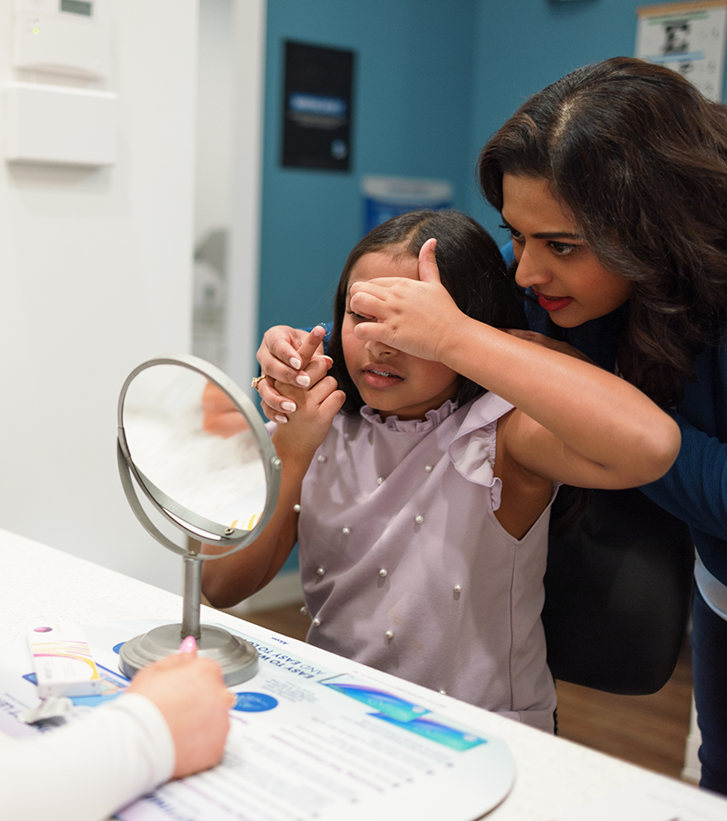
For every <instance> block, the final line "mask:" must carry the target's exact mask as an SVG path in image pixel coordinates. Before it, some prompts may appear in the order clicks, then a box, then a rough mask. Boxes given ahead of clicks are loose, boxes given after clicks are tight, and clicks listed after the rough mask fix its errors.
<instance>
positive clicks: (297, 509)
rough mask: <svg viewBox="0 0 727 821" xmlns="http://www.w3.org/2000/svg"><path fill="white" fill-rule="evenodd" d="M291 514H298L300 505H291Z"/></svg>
mask: <svg viewBox="0 0 727 821" xmlns="http://www.w3.org/2000/svg"><path fill="white" fill-rule="evenodd" d="M293 513H300V505H293Z"/></svg>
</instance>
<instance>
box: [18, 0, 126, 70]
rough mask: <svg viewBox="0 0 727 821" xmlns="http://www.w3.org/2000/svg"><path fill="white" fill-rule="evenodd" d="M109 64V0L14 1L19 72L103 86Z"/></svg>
mask: <svg viewBox="0 0 727 821" xmlns="http://www.w3.org/2000/svg"><path fill="white" fill-rule="evenodd" d="M110 63H111V28H110V24H109V8H108V0H15V44H14V59H13V65H14V66H15V67H16V68H20V69H29V70H34V71H43V72H49V73H53V74H65V75H69V76H72V77H83V78H86V79H91V80H105V79H106V78H107V77H108V75H109V66H110Z"/></svg>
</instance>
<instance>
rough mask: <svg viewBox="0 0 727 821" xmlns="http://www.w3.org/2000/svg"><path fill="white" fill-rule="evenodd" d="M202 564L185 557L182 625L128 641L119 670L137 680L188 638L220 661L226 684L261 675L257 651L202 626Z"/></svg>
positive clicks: (202, 652) (201, 652) (202, 653)
mask: <svg viewBox="0 0 727 821" xmlns="http://www.w3.org/2000/svg"><path fill="white" fill-rule="evenodd" d="M201 577H202V562H201V560H200V558H199V556H197V555H195V554H190V555H188V556H185V557H184V604H183V613H182V623H181V624H178V623H177V624H163V625H161V626H160V627H155V628H153V629H152V630H150V631H149V632H148V633H143V634H142V635H140V636H136V637H135V638H133V639H130V640H129V641H127V642H125V643H124V644H123V645H122V646H121V649H120V651H119V668H120V669H121V672H122V673H123V674H124V675H125V676H127V677H128V678H133V677H134V674H135V673H138V672H139V670H141V669H142V668H143V667H146V666H147V665H149V664H152V663H153V662H155V661H159V660H160V659H163V658H166V657H167V656H169V655H171V654H172V653H176V652H178V651H179V645H180V644H181V643H182V641H183V640H184V639H186V638H187V636H193V637H194V638H195V640H196V642H197V652H198V653H199V655H200V656H205V657H207V658H211V659H213V660H214V661H216V662H217V663H218V664H219V665H220V667H221V668H222V676H223V678H224V681H225V684H226V685H227V686H228V687H232V686H233V685H235V684H241V683H242V682H243V681H247V680H248V679H249V678H252V677H253V676H254V675H255V673H257V668H258V653H257V650H256V649H255V648H254V647H253V646H252V644H250V643H249V642H248V641H245V639H242V638H240V637H239V636H234V635H233V634H232V633H230V632H229V631H227V630H225V629H223V628H222V627H217V626H215V625H212V624H200V619H199V608H200V589H201Z"/></svg>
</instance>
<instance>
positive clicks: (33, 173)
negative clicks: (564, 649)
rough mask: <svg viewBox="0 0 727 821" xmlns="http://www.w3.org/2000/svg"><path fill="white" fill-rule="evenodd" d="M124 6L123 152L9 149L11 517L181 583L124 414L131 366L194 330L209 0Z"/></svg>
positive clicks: (4, 25)
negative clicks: (37, 160) (151, 520)
mask: <svg viewBox="0 0 727 821" xmlns="http://www.w3.org/2000/svg"><path fill="white" fill-rule="evenodd" d="M13 5H14V4H13V0H0V88H2V86H4V84H5V83H6V82H7V81H8V80H12V79H15V78H18V75H17V74H16V73H15V72H14V70H13V69H12V66H11V64H10V60H11V54H12V51H11V32H12V25H11V23H12V11H13ZM111 9H112V16H113V26H114V31H113V71H112V77H111V79H110V80H109V82H107V83H105V84H104V85H103V86H102V87H105V88H107V89H108V90H111V91H117V92H118V93H119V95H120V109H121V114H120V124H119V145H120V149H119V161H118V163H117V165H116V166H114V167H112V168H109V169H104V170H92V171H84V170H79V169H63V168H52V167H45V168H44V167H41V166H34V167H20V166H17V167H10V166H8V164H7V163H6V162H5V161H4V160H0V386H1V387H0V390H1V391H2V395H1V398H0V527H2V528H5V529H8V530H11V531H14V532H17V533H21V534H23V535H25V536H28V537H30V538H33V539H37V540H39V541H42V542H45V543H47V544H50V545H53V546H55V547H59V548H61V549H63V550H67V551H68V552H71V553H74V554H76V555H79V556H82V557H85V558H88V559H92V560H93V561H96V562H98V563H100V564H104V565H106V566H109V567H112V568H115V569H118V570H121V571H123V572H125V573H129V574H131V575H134V576H137V577H138V578H141V579H143V580H146V581H150V582H152V583H155V584H158V585H160V586H162V587H166V588H168V589H171V590H175V591H179V590H180V586H181V562H180V560H179V559H178V558H177V557H175V556H173V555H172V554H171V553H169V552H167V551H166V550H164V549H163V548H161V547H160V546H158V545H157V544H156V543H155V542H153V541H152V540H151V539H150V538H149V537H147V536H146V534H145V533H144V531H143V530H142V528H141V526H140V525H139V524H138V523H137V521H136V519H135V518H134V517H133V514H132V513H131V511H130V510H129V508H128V506H127V503H126V500H125V498H124V496H123V493H122V490H121V486H120V483H119V479H118V475H117V469H116V457H115V429H116V399H117V396H118V392H119V389H120V387H121V385H122V383H123V380H124V379H125V377H126V375H127V374H128V372H129V371H130V370H131V369H132V368H133V367H134V366H135V365H137V364H138V363H140V362H141V361H143V360H144V359H147V358H149V357H151V356H154V355H156V354H159V353H177V352H186V351H188V350H189V346H190V322H191V268H192V246H193V221H194V220H193V201H194V145H195V138H194V123H195V89H196V68H197V65H196V61H197V16H198V3H197V0H153V2H149V0H112V2H111ZM2 118H3V115H2V113H0V133H2V129H3V119H2Z"/></svg>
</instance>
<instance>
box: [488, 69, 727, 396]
mask: <svg viewBox="0 0 727 821" xmlns="http://www.w3.org/2000/svg"><path fill="white" fill-rule="evenodd" d="M478 171H479V180H480V186H481V188H482V191H483V193H484V195H485V197H486V198H487V200H488V201H489V202H490V204H491V205H493V206H494V207H495V208H497V209H498V210H499V211H502V207H503V196H502V177H503V174H505V173H507V174H513V175H516V176H517V175H524V176H532V177H540V178H543V179H545V180H547V181H548V182H549V184H550V187H551V191H552V193H553V196H554V197H555V199H556V200H558V202H559V203H561V205H562V206H563V207H564V208H565V210H567V211H569V212H570V213H571V214H572V215H573V218H574V220H575V222H576V224H577V225H578V227H579V230H580V231H581V232H582V234H583V236H584V238H585V241H586V243H587V244H588V247H589V248H590V249H591V250H592V251H593V253H594V254H595V255H596V257H597V258H598V260H599V262H600V263H601V264H602V265H603V267H604V268H605V269H607V270H608V271H611V272H614V273H617V274H619V275H621V276H623V277H626V278H627V279H629V280H631V281H632V282H633V283H634V295H633V297H632V298H631V299H630V301H629V309H628V320H627V323H626V326H625V330H624V332H623V334H622V337H621V340H620V346H619V354H618V364H619V368H620V370H621V372H622V373H623V375H624V376H625V377H626V378H627V379H628V380H629V382H632V383H633V384H634V385H636V386H637V387H638V388H640V389H641V390H642V391H644V393H646V394H647V395H648V396H650V397H651V398H652V399H653V400H654V401H655V402H657V403H658V404H659V405H661V406H662V407H669V406H671V405H673V404H675V403H676V402H678V401H679V399H680V398H681V396H682V394H683V385H684V382H685V380H687V379H689V378H690V377H692V376H693V365H694V359H695V356H696V355H697V353H698V352H699V350H700V349H701V347H702V346H703V345H704V343H705V341H706V340H707V339H708V337H710V335H711V332H712V331H714V330H716V328H717V327H718V326H719V325H721V324H722V323H724V321H725V317H727V108H725V107H724V106H722V105H720V104H717V103H712V102H710V101H709V100H706V99H705V98H704V97H703V96H702V95H701V94H700V93H699V91H698V90H697V89H696V88H695V87H694V86H693V85H692V84H691V83H690V82H688V81H687V80H685V79H684V78H683V77H681V76H680V75H679V74H677V73H676V72H673V71H670V70H669V69H666V68H663V67H662V66H658V65H654V64H651V63H646V62H643V61H641V60H636V59H631V58H627V57H615V58H613V59H610V60H606V61H604V62H602V63H595V64H593V65H590V66H586V67H585V68H581V69H578V70H577V71H574V72H572V73H571V74H568V75H567V76H566V77H563V78H562V79H561V80H558V82H556V83H553V84H552V85H550V86H548V87H547V88H545V89H544V90H543V91H541V92H540V93H538V94H535V95H534V96H533V97H531V98H530V99H529V100H528V101H527V102H526V103H525V104H524V105H523V106H522V107H521V108H520V109H519V110H518V111H517V112H516V113H515V114H514V115H513V116H512V117H511V118H510V119H509V120H508V121H507V123H505V125H504V126H503V127H502V128H500V129H499V131H497V132H496V133H495V134H494V135H493V136H492V137H491V138H490V140H489V141H488V143H487V145H486V146H485V147H484V148H483V149H482V152H481V154H480V159H479V166H478Z"/></svg>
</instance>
